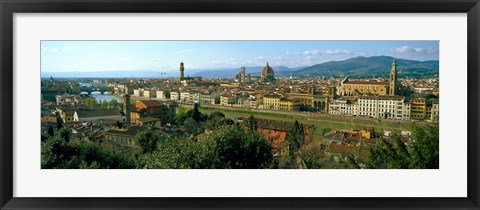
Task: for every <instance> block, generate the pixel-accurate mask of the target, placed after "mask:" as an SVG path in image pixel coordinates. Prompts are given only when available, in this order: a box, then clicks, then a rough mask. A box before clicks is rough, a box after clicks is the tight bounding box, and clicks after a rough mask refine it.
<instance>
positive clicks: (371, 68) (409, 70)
mask: <svg viewBox="0 0 480 210" xmlns="http://www.w3.org/2000/svg"><path fill="white" fill-rule="evenodd" d="M392 60H393V57H390V56H372V57H355V58H350V59H346V60H343V61H329V62H325V63H321V64H316V65H313V66H308V67H306V66H302V67H296V68H289V67H286V66H272V68H273V69H274V71H275V76H278V77H288V76H295V77H318V76H334V77H338V76H349V77H351V78H352V77H353V78H356V77H358V78H361V77H376V76H381V77H386V76H388V75H389V73H390V70H391V68H392ZM262 68H263V66H252V67H245V72H246V73H247V74H251V75H252V76H259V75H260V72H261V71H262ZM397 70H398V76H399V77H426V76H434V75H438V72H439V62H438V60H432V61H415V60H407V59H397ZM239 71H240V67H238V68H219V69H189V68H186V69H185V76H187V75H189V76H192V77H199V76H200V77H206V78H212V77H216V78H233V77H234V76H235V74H238V73H239ZM160 72H166V74H161V73H160ZM50 76H52V77H53V78H124V77H127V78H162V77H163V78H165V77H178V76H179V72H178V70H174V69H172V70H169V71H160V70H130V71H95V72H76V71H71V72H43V71H42V73H41V77H42V78H49V77H50Z"/></svg>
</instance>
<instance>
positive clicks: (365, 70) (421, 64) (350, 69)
mask: <svg viewBox="0 0 480 210" xmlns="http://www.w3.org/2000/svg"><path fill="white" fill-rule="evenodd" d="M392 61H393V57H390V56H372V57H362V56H360V57H355V58H350V59H346V60H343V61H329V62H325V63H321V64H317V65H313V66H309V67H306V68H304V69H301V70H298V71H294V72H288V74H287V75H283V76H290V75H291V76H298V77H315V76H352V77H374V76H387V75H389V73H390V71H391V69H392ZM396 63H397V74H398V75H399V77H422V76H434V75H438V73H439V61H438V60H430V61H416V60H407V59H396ZM279 76H280V75H279Z"/></svg>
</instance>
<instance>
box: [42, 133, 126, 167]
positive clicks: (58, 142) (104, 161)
mask: <svg viewBox="0 0 480 210" xmlns="http://www.w3.org/2000/svg"><path fill="white" fill-rule="evenodd" d="M41 156H42V158H41V159H42V162H41V165H42V168H52V169H55V168H71V169H74V168H77V169H79V168H83V169H85V168H91V169H98V168H105V169H107V168H110V169H115V168H135V163H134V162H133V161H131V160H129V159H128V158H127V157H125V156H124V155H123V154H121V153H115V152H114V151H113V150H110V149H107V148H105V147H102V146H100V145H99V144H98V143H96V142H86V141H70V139H69V130H68V129H66V128H62V129H61V130H59V131H58V132H57V133H56V134H55V135H53V136H51V137H49V138H48V139H47V140H46V141H45V142H42V153H41Z"/></svg>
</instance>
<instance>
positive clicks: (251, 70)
mask: <svg viewBox="0 0 480 210" xmlns="http://www.w3.org/2000/svg"><path fill="white" fill-rule="evenodd" d="M263 67H264V66H250V67H245V74H251V75H252V76H260V73H261V71H262V69H263ZM305 67H306V66H302V67H296V68H289V67H286V66H272V68H273V70H274V71H275V74H277V73H278V75H279V76H280V75H283V74H282V72H291V71H296V70H299V69H304V68H305ZM197 71H198V72H196V73H194V74H193V75H190V76H195V77H206V78H212V77H218V78H233V77H234V76H235V75H236V74H238V73H239V72H240V67H239V68H224V69H214V70H204V71H201V70H197Z"/></svg>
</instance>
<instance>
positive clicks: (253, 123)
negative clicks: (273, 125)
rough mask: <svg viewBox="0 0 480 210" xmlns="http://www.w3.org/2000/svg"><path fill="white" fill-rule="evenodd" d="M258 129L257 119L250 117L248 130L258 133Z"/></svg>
mask: <svg viewBox="0 0 480 210" xmlns="http://www.w3.org/2000/svg"><path fill="white" fill-rule="evenodd" d="M257 128H258V126H257V120H256V119H255V117H253V115H250V117H249V118H248V129H249V130H250V131H253V132H257Z"/></svg>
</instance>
